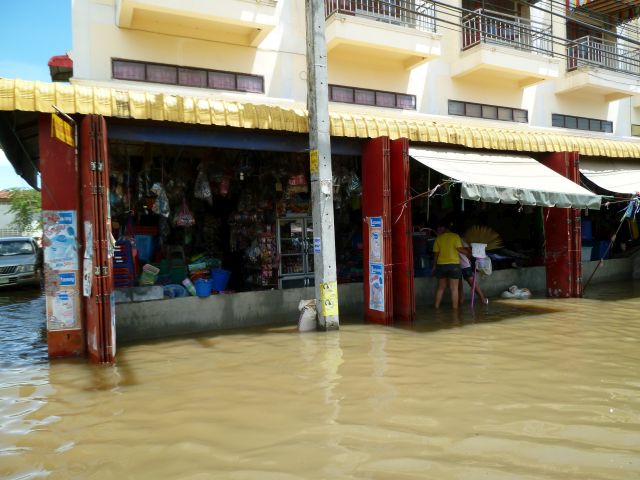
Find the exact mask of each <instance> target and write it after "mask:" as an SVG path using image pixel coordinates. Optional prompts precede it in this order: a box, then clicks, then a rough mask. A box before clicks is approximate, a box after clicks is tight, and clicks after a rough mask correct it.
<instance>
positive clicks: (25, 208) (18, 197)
mask: <svg viewBox="0 0 640 480" xmlns="http://www.w3.org/2000/svg"><path fill="white" fill-rule="evenodd" d="M9 191H10V192H11V194H10V197H9V213H11V214H13V221H12V222H11V226H12V227H14V228H16V229H17V230H19V231H21V232H28V231H31V230H33V228H34V226H36V227H37V228H42V215H41V207H40V192H38V191H37V190H33V189H31V188H12V189H10V190H9Z"/></svg>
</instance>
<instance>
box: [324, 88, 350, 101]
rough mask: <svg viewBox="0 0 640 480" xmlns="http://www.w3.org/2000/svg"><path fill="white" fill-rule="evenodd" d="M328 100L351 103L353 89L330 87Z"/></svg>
mask: <svg viewBox="0 0 640 480" xmlns="http://www.w3.org/2000/svg"><path fill="white" fill-rule="evenodd" d="M329 93H330V98H331V100H332V101H334V102H345V103H353V102H354V99H353V88H350V87H338V86H335V85H331V86H330V87H329Z"/></svg>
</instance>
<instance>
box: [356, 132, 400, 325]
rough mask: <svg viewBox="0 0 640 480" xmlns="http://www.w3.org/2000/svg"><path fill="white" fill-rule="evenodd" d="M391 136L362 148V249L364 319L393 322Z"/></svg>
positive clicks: (386, 322)
mask: <svg viewBox="0 0 640 480" xmlns="http://www.w3.org/2000/svg"><path fill="white" fill-rule="evenodd" d="M389 169H390V145H389V138H388V137H379V138H374V139H371V140H369V141H367V142H366V143H365V144H364V147H363V149H362V217H363V218H362V220H363V225H362V246H363V260H364V262H363V263H364V265H363V284H364V317H365V320H366V321H367V322H371V323H380V324H384V325H389V324H391V323H392V322H393V296H392V295H393V288H392V282H393V276H392V264H393V262H392V258H391V257H392V245H391V241H392V240H391V225H392V219H391V175H390V171H389Z"/></svg>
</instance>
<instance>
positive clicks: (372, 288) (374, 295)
mask: <svg viewBox="0 0 640 480" xmlns="http://www.w3.org/2000/svg"><path fill="white" fill-rule="evenodd" d="M369 309H371V310H376V311H377V312H384V264H382V263H378V262H371V263H369Z"/></svg>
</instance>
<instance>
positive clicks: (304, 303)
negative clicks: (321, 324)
mask: <svg viewBox="0 0 640 480" xmlns="http://www.w3.org/2000/svg"><path fill="white" fill-rule="evenodd" d="M298 310H300V317H298V331H299V332H311V331H313V330H315V329H316V316H317V314H316V301H315V300H300V303H299V304H298Z"/></svg>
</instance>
